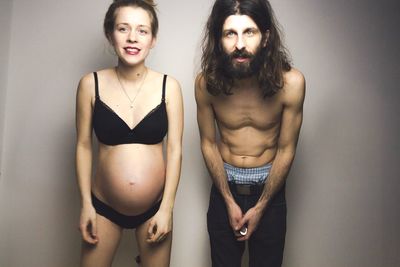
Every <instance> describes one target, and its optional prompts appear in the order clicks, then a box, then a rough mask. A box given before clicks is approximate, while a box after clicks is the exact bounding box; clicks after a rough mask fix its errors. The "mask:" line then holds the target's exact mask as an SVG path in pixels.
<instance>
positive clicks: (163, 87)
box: [161, 74, 167, 102]
mask: <svg viewBox="0 0 400 267" xmlns="http://www.w3.org/2000/svg"><path fill="white" fill-rule="evenodd" d="M166 84H167V74H164V79H163V86H162V98H161V101H162V102H164V101H165V87H166Z"/></svg>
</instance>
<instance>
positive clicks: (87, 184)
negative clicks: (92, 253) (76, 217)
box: [76, 74, 97, 244]
mask: <svg viewBox="0 0 400 267" xmlns="http://www.w3.org/2000/svg"><path fill="white" fill-rule="evenodd" d="M93 98H94V82H93V76H92V75H91V74H88V75H86V76H84V77H83V78H82V79H81V80H80V82H79V85H78V89H77V94H76V131H77V143H76V175H77V180H78V186H79V190H80V194H81V201H82V210H81V216H80V223H79V229H80V230H81V233H82V238H83V239H84V240H85V241H86V242H88V243H91V244H95V243H96V242H97V236H96V211H95V210H94V208H93V205H92V201H91V195H90V194H91V176H92V171H91V170H92V110H93V108H92V100H93Z"/></svg>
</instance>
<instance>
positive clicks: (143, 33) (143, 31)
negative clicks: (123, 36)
mask: <svg viewBox="0 0 400 267" xmlns="http://www.w3.org/2000/svg"><path fill="white" fill-rule="evenodd" d="M139 33H140V34H142V35H145V34H147V33H148V31H146V30H143V29H139Z"/></svg>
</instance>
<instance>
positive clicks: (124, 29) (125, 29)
mask: <svg viewBox="0 0 400 267" xmlns="http://www.w3.org/2000/svg"><path fill="white" fill-rule="evenodd" d="M118 31H120V32H126V31H128V29H127V28H118Z"/></svg>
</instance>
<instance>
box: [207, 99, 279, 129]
mask: <svg viewBox="0 0 400 267" xmlns="http://www.w3.org/2000/svg"><path fill="white" fill-rule="evenodd" d="M213 109H214V113H215V118H216V120H217V122H218V124H219V125H222V126H224V127H226V128H229V129H232V130H233V129H240V128H243V127H253V128H256V129H259V130H268V129H270V128H273V127H274V126H276V125H277V124H279V123H280V120H281V116H282V110H283V106H282V103H281V101H280V100H279V98H278V97H272V98H263V97H262V96H251V95H250V96H246V95H234V96H225V97H221V98H218V99H215V101H214V102H213Z"/></svg>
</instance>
